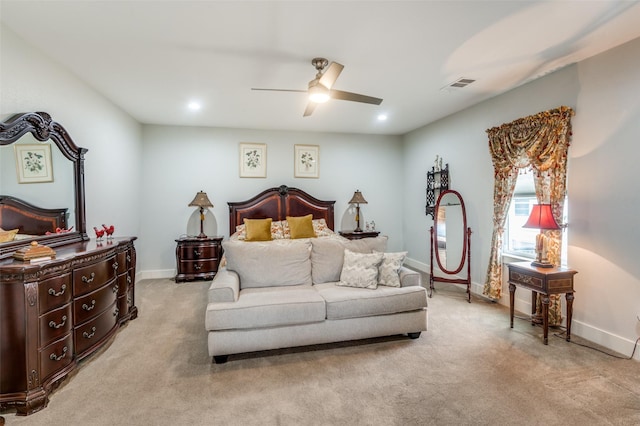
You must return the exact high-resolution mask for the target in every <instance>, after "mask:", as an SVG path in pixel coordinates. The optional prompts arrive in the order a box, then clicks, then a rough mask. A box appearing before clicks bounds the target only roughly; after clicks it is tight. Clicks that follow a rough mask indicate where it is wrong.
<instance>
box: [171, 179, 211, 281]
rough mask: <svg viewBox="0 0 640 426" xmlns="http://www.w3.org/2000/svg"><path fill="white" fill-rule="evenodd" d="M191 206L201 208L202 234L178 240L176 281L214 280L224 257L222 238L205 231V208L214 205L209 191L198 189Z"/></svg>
mask: <svg viewBox="0 0 640 426" xmlns="http://www.w3.org/2000/svg"><path fill="white" fill-rule="evenodd" d="M189 207H198V208H199V209H200V234H199V235H198V236H197V237H183V238H179V239H177V240H176V243H178V245H177V247H176V263H177V266H176V269H177V274H176V278H175V281H176V282H177V283H179V282H183V281H195V280H212V279H213V277H214V276H215V275H216V273H217V272H218V266H219V265H220V259H221V258H222V238H223V237H208V236H207V234H205V233H204V216H205V213H204V210H205V209H206V208H209V207H213V203H212V202H211V201H210V200H209V197H208V196H207V193H206V192H204V191H198V193H197V194H196V196H195V197H194V199H193V201H191V202H190V203H189Z"/></svg>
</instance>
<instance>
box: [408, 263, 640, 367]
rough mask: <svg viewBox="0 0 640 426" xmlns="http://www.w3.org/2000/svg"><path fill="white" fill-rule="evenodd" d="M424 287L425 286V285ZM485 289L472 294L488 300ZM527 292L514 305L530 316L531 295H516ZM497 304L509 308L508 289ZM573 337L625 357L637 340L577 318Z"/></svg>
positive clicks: (639, 356) (422, 266) (474, 286)
mask: <svg viewBox="0 0 640 426" xmlns="http://www.w3.org/2000/svg"><path fill="white" fill-rule="evenodd" d="M405 265H407V266H408V267H410V268H413V269H416V270H418V271H420V272H424V273H425V274H427V275H428V274H429V271H430V267H429V265H428V264H426V263H423V262H418V261H417V260H415V259H410V258H407V259H406V260H405ZM423 285H425V284H424V283H423ZM425 287H428V282H427V284H426V285H425ZM505 287H507V286H505ZM483 289H484V285H483V284H478V283H474V282H472V283H471V293H472V294H473V295H474V296H478V297H482V298H486V296H484V295H483V294H482V291H483ZM525 292H526V295H527V296H526V297H525V298H519V297H517V296H516V298H515V300H514V304H513V305H514V309H515V310H516V311H517V312H521V313H526V314H528V313H529V312H531V293H530V292H529V291H528V290H524V289H522V290H520V291H519V292H518V291H516V295H517V294H518V293H520V294H522V293H525ZM497 303H499V304H501V305H504V306H507V307H508V306H509V290H508V289H507V291H503V292H502V297H501V298H500V300H498V301H497ZM505 321H506V322H505V324H506V326H507V327H508V326H509V319H508V318H506V319H505ZM571 335H573V336H579V337H581V338H583V339H586V340H588V341H590V342H593V343H596V344H598V345H600V346H603V347H605V348H608V349H609V350H611V351H613V352H617V353H618V354H620V355H621V356H624V357H629V356H631V353H632V352H633V348H634V345H635V343H636V341H635V340H629V339H627V338H625V337H622V336H618V335H615V334H612V333H610V332H608V331H606V330H601V329H599V328H597V327H594V326H592V325H589V324H586V323H584V322H581V321H577V320H576V319H575V318H574V319H573V320H572V321H571ZM633 359H634V360H636V361H640V348H638V349H636V351H635V353H634V355H633Z"/></svg>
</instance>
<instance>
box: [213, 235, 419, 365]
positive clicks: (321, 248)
mask: <svg viewBox="0 0 640 426" xmlns="http://www.w3.org/2000/svg"><path fill="white" fill-rule="evenodd" d="M386 242H387V238H386V237H377V238H366V239H361V240H355V241H350V240H346V239H344V238H342V237H337V238H311V239H304V240H287V241H270V242H243V241H225V242H224V243H223V247H224V251H225V257H226V265H225V266H223V267H222V268H220V270H219V271H218V273H217V274H216V276H215V278H214V280H213V282H212V283H211V286H210V288H209V294H208V297H209V303H208V306H207V310H206V316H205V326H206V329H207V330H208V349H209V355H210V356H212V357H213V359H214V361H215V362H216V363H221V362H226V361H227V357H228V355H230V354H237V353H245V352H253V351H261V350H269V349H278V348H285V347H294V346H304V345H312V344H321V343H329V342H338V341H346V340H354V339H364V338H371V337H379V336H389V335H396V334H405V333H406V334H408V335H409V337H411V338H414V339H415V338H418V337H419V336H420V332H422V331H425V330H427V309H426V308H427V293H426V289H425V288H423V287H422V285H421V284H422V283H421V275H420V274H419V273H417V272H414V271H410V270H408V269H406V268H404V267H402V266H400V265H401V261H402V259H401V258H403V254H401V253H398V254H390V253H387V254H384V251H385V248H386ZM378 260H379V261H378ZM374 267H375V268H376V269H375V270H373V269H372V268H374ZM372 274H373V275H372ZM372 277H374V279H375V281H378V283H373V285H372V282H371V279H372ZM367 279H368V280H369V281H367ZM376 284H378V285H376ZM383 284H384V285H383Z"/></svg>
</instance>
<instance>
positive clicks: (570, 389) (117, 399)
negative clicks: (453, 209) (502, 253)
mask: <svg viewBox="0 0 640 426" xmlns="http://www.w3.org/2000/svg"><path fill="white" fill-rule="evenodd" d="M137 288H138V290H137V297H136V298H137V305H138V307H139V309H140V315H139V317H138V319H136V320H135V321H132V322H130V323H129V324H128V325H127V326H126V327H125V328H124V329H123V330H122V331H121V332H120V333H119V334H118V335H117V337H116V338H115V340H114V341H113V343H112V344H111V345H110V346H109V347H108V348H107V349H105V350H103V351H102V353H100V354H99V355H98V356H94V357H92V358H91V359H90V360H89V361H87V362H84V363H83V365H82V367H81V368H80V369H79V370H77V372H76V373H74V374H73V376H72V377H71V380H67V381H65V382H64V384H63V385H62V386H61V387H60V388H59V389H58V390H56V391H55V392H54V393H53V394H52V395H51V398H50V403H49V406H48V407H47V408H45V409H44V410H42V411H41V412H39V413H36V414H33V415H31V416H28V417H17V416H15V414H14V413H12V412H4V413H2V415H3V416H4V417H5V419H6V424H7V425H51V426H56V425H192V426H195V425H243V426H247V425H431V424H434V425H538V424H540V425H542V424H544V425H637V424H640V365H639V364H638V363H637V362H636V361H629V360H620V359H616V358H613V357H610V356H607V355H605V354H602V353H600V352H597V351H594V350H591V349H587V348H584V347H581V346H578V345H575V344H571V343H567V342H566V341H565V340H564V339H562V338H557V337H554V336H550V339H549V345H548V346H544V345H543V344H542V342H541V333H542V329H541V328H539V327H532V326H531V325H530V323H529V322H528V321H524V320H516V324H515V328H514V329H510V328H509V314H508V310H507V309H505V308H504V307H502V306H499V305H496V304H492V303H490V302H487V301H485V300H482V299H479V298H473V300H472V303H471V304H469V303H467V302H466V300H465V297H464V293H463V291H462V290H461V289H460V288H459V287H456V286H453V285H447V284H442V285H440V286H439V287H438V290H437V292H436V293H435V294H434V296H433V298H432V299H430V300H429V303H430V306H429V331H427V332H424V333H422V336H421V337H420V338H419V339H417V340H410V339H408V338H406V337H401V336H396V337H392V338H384V339H375V340H368V341H359V342H349V343H348V344H335V345H324V346H319V347H313V348H304V349H296V350H282V351H271V352H263V353H259V354H249V355H241V356H232V357H230V359H229V362H228V363H227V364H223V365H215V364H212V363H211V360H210V358H209V357H208V356H207V349H206V333H205V330H204V309H205V301H206V288H207V283H205V282H194V283H184V284H175V283H174V282H173V281H171V280H168V279H167V280H146V281H142V282H140V283H139V284H138V287H137ZM363 291H366V290H363ZM574 340H575V341H578V342H580V339H579V338H575V339H574ZM582 342H584V341H582ZM584 343H588V342H584ZM631 349H632V348H629V352H631ZM626 355H627V356H628V355H629V354H626Z"/></svg>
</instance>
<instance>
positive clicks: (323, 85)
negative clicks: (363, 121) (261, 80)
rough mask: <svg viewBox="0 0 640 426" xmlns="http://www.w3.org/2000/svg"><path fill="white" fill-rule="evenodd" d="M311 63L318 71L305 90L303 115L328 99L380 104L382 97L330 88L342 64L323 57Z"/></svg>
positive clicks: (342, 67) (305, 115)
mask: <svg viewBox="0 0 640 426" xmlns="http://www.w3.org/2000/svg"><path fill="white" fill-rule="evenodd" d="M311 64H312V65H313V66H314V67H315V69H316V70H317V71H318V73H317V74H316V78H314V79H313V80H311V81H310V82H309V87H308V89H307V91H306V92H307V95H308V97H309V103H308V104H307V107H306V108H305V110H304V113H303V117H307V116H309V115H311V114H312V113H313V111H314V110H315V108H316V105H317V104H319V103H324V102H327V101H328V100H329V99H339V100H343V101H352V102H360V103H365V104H373V105H380V104H381V103H382V99H380V98H374V97H372V96H366V95H360V94H358V93H351V92H344V91H342V90H333V89H331V88H332V87H333V84H334V83H335V82H336V80H337V79H338V76H339V75H340V73H341V72H342V70H343V69H344V65H342V64H339V63H337V62H331V64H329V61H328V60H327V59H325V58H313V59H312V60H311ZM327 65H328V68H327ZM325 68H326V70H325ZM251 90H267V91H273V92H304V90H296V89H259V88H252V89H251Z"/></svg>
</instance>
